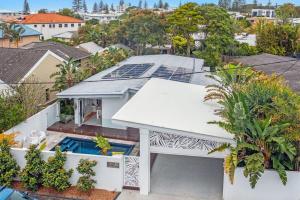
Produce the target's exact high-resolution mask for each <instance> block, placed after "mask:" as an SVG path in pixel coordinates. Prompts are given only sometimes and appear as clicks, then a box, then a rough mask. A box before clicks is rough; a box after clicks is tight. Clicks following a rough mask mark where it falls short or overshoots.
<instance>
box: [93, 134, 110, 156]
mask: <svg viewBox="0 0 300 200" xmlns="http://www.w3.org/2000/svg"><path fill="white" fill-rule="evenodd" d="M94 142H95V143H96V146H97V147H99V148H100V149H101V152H102V154H103V155H107V151H108V150H110V149H111V146H110V143H109V141H108V139H106V138H104V137H102V136H100V135H98V136H96V138H95V139H94Z"/></svg>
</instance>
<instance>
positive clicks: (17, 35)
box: [0, 23, 25, 47]
mask: <svg viewBox="0 0 300 200" xmlns="http://www.w3.org/2000/svg"><path fill="white" fill-rule="evenodd" d="M0 30H2V31H3V37H4V38H6V39H8V40H9V46H10V44H11V43H12V42H14V43H15V45H16V47H19V42H20V40H21V35H22V34H23V33H24V32H25V29H24V28H23V26H21V25H19V24H16V23H10V24H9V23H1V24H0Z"/></svg>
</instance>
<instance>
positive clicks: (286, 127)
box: [205, 65, 300, 187]
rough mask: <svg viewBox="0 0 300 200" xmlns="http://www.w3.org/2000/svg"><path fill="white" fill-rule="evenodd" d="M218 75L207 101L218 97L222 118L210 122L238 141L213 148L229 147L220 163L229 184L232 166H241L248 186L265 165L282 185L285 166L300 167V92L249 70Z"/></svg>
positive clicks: (231, 67) (232, 68) (226, 69)
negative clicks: (276, 174) (299, 93)
mask: <svg viewBox="0 0 300 200" xmlns="http://www.w3.org/2000/svg"><path fill="white" fill-rule="evenodd" d="M216 74H217V75H216V76H212V78H213V79H214V80H216V81H217V83H218V84H216V85H211V86H208V87H209V89H208V91H209V94H208V95H207V96H206V98H205V100H218V102H219V103H220V104H221V105H222V109H220V110H218V114H219V115H221V116H222V118H223V120H222V121H218V122H211V123H215V124H218V125H219V126H220V127H222V128H224V129H225V130H227V131H228V132H229V133H231V134H233V135H234V141H235V143H236V144H235V145H232V144H224V145H221V146H220V147H218V148H216V149H215V150H213V151H212V152H215V151H223V150H225V149H229V150H230V154H229V155H228V156H227V157H226V159H225V162H224V163H225V164H224V167H225V172H226V173H228V175H229V178H230V180H231V182H233V180H234V173H235V169H236V168H237V167H243V168H244V175H245V176H246V177H249V181H250V184H251V186H252V187H255V185H256V183H257V181H258V179H259V178H260V177H261V175H262V173H263V172H264V170H265V169H275V170H276V171H277V172H278V174H279V177H280V178H281V180H282V183H283V184H286V182H287V176H286V171H285V170H292V169H296V168H297V167H298V166H299V161H298V157H296V156H297V145H296V144H297V143H299V139H300V137H299V126H298V124H299V122H300V114H299V111H300V106H299V103H300V98H299V96H298V95H297V94H295V93H294V92H293V91H292V90H291V89H290V88H288V87H287V86H286V84H285V83H284V81H283V80H282V79H281V78H278V77H277V76H271V77H269V76H266V75H264V74H262V73H259V72H254V71H252V70H251V69H250V68H246V67H240V66H239V67H237V66H234V65H227V66H225V67H224V68H223V70H219V71H218V72H217V73H216ZM298 152H299V150H298Z"/></svg>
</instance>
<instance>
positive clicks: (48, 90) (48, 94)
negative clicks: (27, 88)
mask: <svg viewBox="0 0 300 200" xmlns="http://www.w3.org/2000/svg"><path fill="white" fill-rule="evenodd" d="M49 100H50V89H49V88H47V89H46V101H49Z"/></svg>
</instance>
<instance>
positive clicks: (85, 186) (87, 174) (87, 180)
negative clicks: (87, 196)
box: [77, 159, 97, 192]
mask: <svg viewBox="0 0 300 200" xmlns="http://www.w3.org/2000/svg"><path fill="white" fill-rule="evenodd" d="M96 165H97V162H96V161H94V160H93V161H90V160H88V159H81V160H80V161H79V164H78V167H77V171H78V172H79V173H80V174H82V175H83V176H81V177H80V178H79V179H78V181H77V187H78V189H79V190H81V191H83V192H87V191H90V190H91V189H93V188H95V186H94V184H95V183H96V181H95V180H94V179H92V176H95V175H96V173H95V172H94V170H93V169H92V168H93V167H95V166H96Z"/></svg>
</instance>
